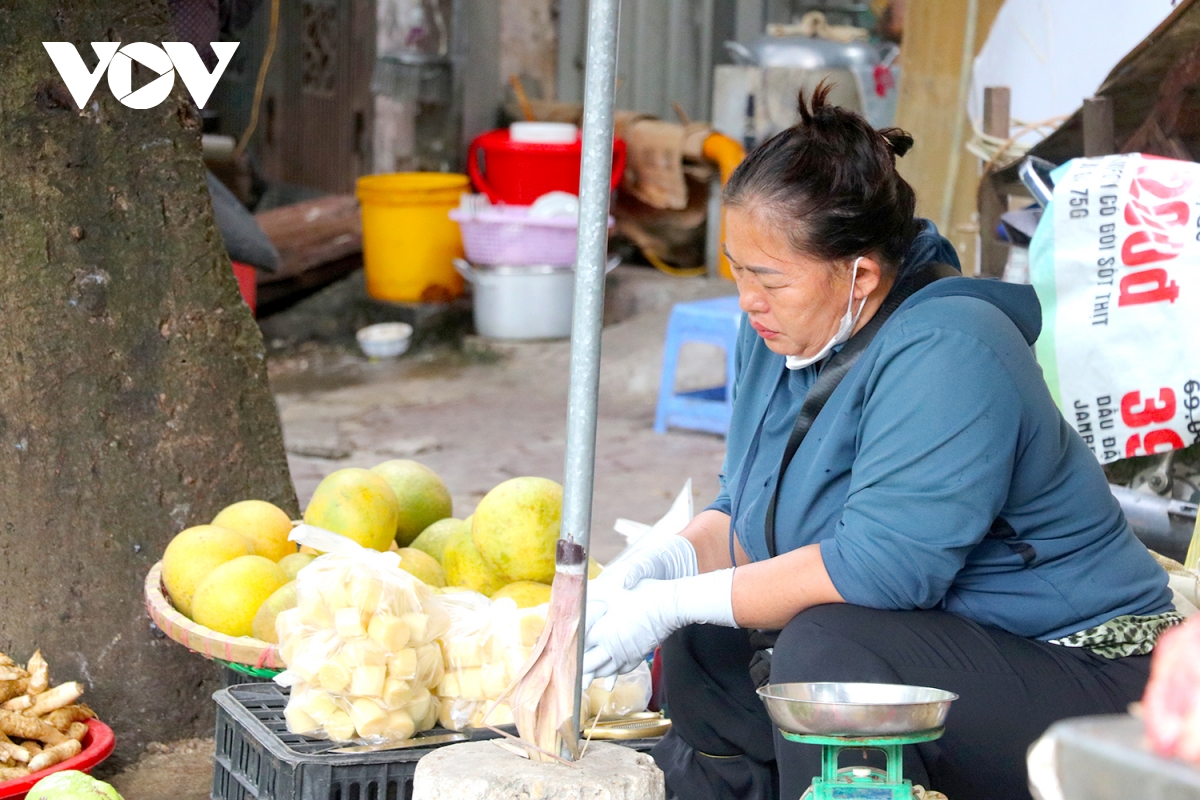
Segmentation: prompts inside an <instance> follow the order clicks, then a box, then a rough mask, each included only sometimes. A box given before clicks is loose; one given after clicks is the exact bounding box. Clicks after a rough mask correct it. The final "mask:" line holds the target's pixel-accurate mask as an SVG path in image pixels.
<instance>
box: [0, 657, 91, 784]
mask: <svg viewBox="0 0 1200 800" xmlns="http://www.w3.org/2000/svg"><path fill="white" fill-rule="evenodd" d="M82 694H83V685H82V684H81V683H78V682H75V681H71V682H68V683H64V684H60V685H59V686H51V684H50V667H49V665H48V664H47V663H46V659H45V658H44V657H43V656H42V653H41V651H40V650H39V651H38V652H36V653H34V654H33V655H32V656H30V658H29V663H28V664H27V665H26V667H25V668H24V669H22V668H21V667H20V666H19V665H17V664H16V663H15V662H14V661H13V660H12V659H11V658H10V657H9V656H7V655H5V654H4V653H0V781H7V780H12V779H14V778H20V777H24V776H26V775H30V774H32V773H35V772H40V771H42V770H45V769H48V768H49V767H53V766H54V765H56V764H61V763H62V762H63V761H65V760H67V759H69V758H72V757H74V756H76V755H78V754H79V753H80V752H82V750H83V739H84V738H85V737H86V736H87V734H88V730H89V729H88V725H87V721H88V720H90V719H95V718H96V713H95V712H94V711H92V709H90V708H88V707H87V706H86V705H83V704H81V703H77V701H78V700H79V698H80V696H82ZM9 737H12V738H11V739H10V738H9ZM14 739H15V740H16V741H13V740H14Z"/></svg>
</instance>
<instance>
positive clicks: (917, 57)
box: [896, 0, 1003, 274]
mask: <svg viewBox="0 0 1200 800" xmlns="http://www.w3.org/2000/svg"><path fill="white" fill-rule="evenodd" d="M978 2H979V12H978V14H979V16H978V22H977V24H976V35H975V52H976V53H978V52H979V49H980V48H981V47H983V43H984V42H985V41H986V40H987V35H988V31H990V30H991V27H992V21H993V20H994V19H995V18H996V14H997V13H998V12H999V11H1000V6H1001V5H1003V0H978ZM966 22H967V2H966V0H909V2H908V8H907V11H906V16H905V20H904V43H903V45H902V47H903V51H902V53H901V56H900V57H901V62H900V67H901V73H900V94H899V98H898V100H897V105H896V125H898V126H899V127H901V128H903V129H904V130H906V131H908V132H909V133H911V134H912V135H913V138H914V140H915V141H916V143H915V145H914V146H913V149H912V151H911V152H910V153H909V154H908V155H906V156H905V157H904V158H903V159H901V160H900V174H901V175H903V176H904V178H905V180H907V181H908V182H909V183H911V184H912V187H913V189H914V190H915V191H916V193H917V213H918V214H920V215H921V216H924V217H929V218H930V219H934V220H935V221H936V219H937V218H938V216H939V215H940V212H941V204H942V193H943V190H944V188H945V185H946V176H947V174H948V172H949V167H950V158H949V153H950V149H951V144H952V140H953V137H954V126H955V124H956V121H957V119H958V83H959V72H960V68H961V65H962V43H963V34H964V31H965V28H966ZM967 125H968V128H967V129H966V132H965V134H964V136H963V143H964V144H965V143H966V141H967V140H968V139H970V128H969V125H970V122H969V121H968V122H967ZM959 164H960V167H959V170H958V178H957V180H956V182H955V190H954V210H953V212H952V214H951V218H950V225H949V226H948V227H947V229H946V230H944V231H942V233H943V234H945V236H946V237H947V238H948V239H950V241H951V243H953V245H954V247H955V249H957V250H958V255H959V258H960V259H961V260H962V262H963V269H964V271H965V272H966V273H967V274H974V272H975V261H976V236H977V234H978V231H979V227H978V223H977V221H976V219H975V202H976V192H977V191H978V188H979V161H978V159H976V158H975V157H974V156H972V155H971V154H969V153H967V152H965V151H964V152H963V153H962V156H961V159H960V161H959Z"/></svg>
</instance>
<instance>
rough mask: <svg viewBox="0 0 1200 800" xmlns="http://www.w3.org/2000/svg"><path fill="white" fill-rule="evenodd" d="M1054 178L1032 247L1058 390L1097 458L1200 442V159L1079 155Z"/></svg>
mask: <svg viewBox="0 0 1200 800" xmlns="http://www.w3.org/2000/svg"><path fill="white" fill-rule="evenodd" d="M1053 177H1054V181H1055V186H1054V197H1053V201H1052V202H1051V203H1050V206H1049V207H1048V208H1047V209H1046V213H1045V215H1044V216H1043V217H1042V221H1041V223H1040V224H1039V225H1038V229H1037V233H1036V234H1035V235H1034V238H1033V242H1032V244H1031V246H1030V261H1031V264H1030V278H1031V282H1032V284H1033V286H1034V288H1035V289H1036V290H1037V293H1038V298H1039V299H1040V300H1041V304H1042V333H1041V336H1040V337H1039V338H1038V343H1037V355H1038V362H1039V363H1040V364H1041V367H1042V371H1043V373H1044V375H1045V378H1046V384H1047V385H1048V386H1049V388H1050V392H1051V394H1052V395H1053V396H1054V399H1055V401H1056V402H1057V403H1058V405H1059V408H1060V409H1062V412H1063V415H1064V416H1065V417H1066V418H1067V421H1068V422H1070V423H1071V425H1072V426H1074V428H1075V430H1076V431H1078V432H1079V434H1080V436H1082V437H1083V440H1084V442H1086V443H1087V444H1088V446H1089V447H1090V448H1091V449H1092V452H1093V453H1094V454H1095V455H1096V458H1097V459H1099V460H1100V462H1101V463H1105V464H1107V463H1109V462H1111V461H1116V460H1118V459H1122V458H1130V457H1133V456H1145V455H1152V454H1155V453H1163V452H1167V451H1169V450H1172V449H1176V448H1181V447H1186V446H1188V445H1190V444H1193V443H1195V442H1197V441H1200V358H1197V357H1196V346H1197V343H1198V342H1200V215H1198V214H1197V208H1198V207H1200V164H1195V163H1192V162H1185V161H1173V160H1170V159H1164V158H1156V157H1153V156H1143V155H1138V154H1129V155H1116V156H1105V157H1103V158H1079V159H1075V160H1073V161H1069V162H1067V163H1066V164H1064V165H1063V166H1062V167H1059V168H1058V169H1057V170H1055V172H1054V173H1053Z"/></svg>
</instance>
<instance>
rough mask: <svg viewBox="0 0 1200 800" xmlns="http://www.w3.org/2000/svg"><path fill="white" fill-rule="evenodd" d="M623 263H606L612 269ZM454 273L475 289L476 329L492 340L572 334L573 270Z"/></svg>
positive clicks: (508, 267)
mask: <svg viewBox="0 0 1200 800" xmlns="http://www.w3.org/2000/svg"><path fill="white" fill-rule="evenodd" d="M619 263H620V259H617V258H614V259H612V260H610V261H609V262H608V270H610V271H611V270H612V268H613V267H615V266H616V265H617V264H619ZM454 268H455V269H457V270H458V273H459V274H460V275H462V276H463V278H464V279H466V281H467V282H468V283H470V284H471V285H472V286H473V287H474V294H475V304H474V305H475V310H474V313H475V330H476V331H477V332H478V333H479V335H480V336H486V337H487V338H489V339H516V340H520V339H565V338H566V337H568V336H570V335H571V317H572V311H573V309H574V305H575V270H574V268H573V267H554V266H550V265H548V264H534V265H528V266H527V265H514V264H504V265H498V266H483V265H478V264H476V265H472V264H468V263H467V262H466V261H464V260H462V259H461V258H460V259H455V261H454Z"/></svg>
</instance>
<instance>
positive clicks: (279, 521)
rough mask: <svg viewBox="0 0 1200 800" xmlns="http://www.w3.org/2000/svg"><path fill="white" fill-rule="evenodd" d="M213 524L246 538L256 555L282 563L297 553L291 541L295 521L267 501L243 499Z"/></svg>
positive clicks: (222, 513)
mask: <svg viewBox="0 0 1200 800" xmlns="http://www.w3.org/2000/svg"><path fill="white" fill-rule="evenodd" d="M212 524H213V525H216V526H217V527H220V528H228V529H229V530H231V531H237V532H238V533H240V534H241V535H242V536H245V537H246V538H247V539H248V540H250V544H251V545H252V546H253V547H254V555H256V556H262V557H263V558H269V559H271V560H272V561H279V560H280V559H281V558H283V557H284V556H289V555H291V554H292V553H295V552H296V543H295V542H289V541H288V536H289V535H290V534H291V532H292V518H291V517H289V516H288V515H287V513H286V512H285V511H284V510H283V509H281V508H279V507H278V506H274V505H271V504H270V503H268V502H266V501H265V500H243V501H241V502H240V503H234V504H233V505H231V506H227V507H226V508H225V509H224V510H223V511H222V512H221V513H220V514H217V516H216V517H214V518H213V521H212Z"/></svg>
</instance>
